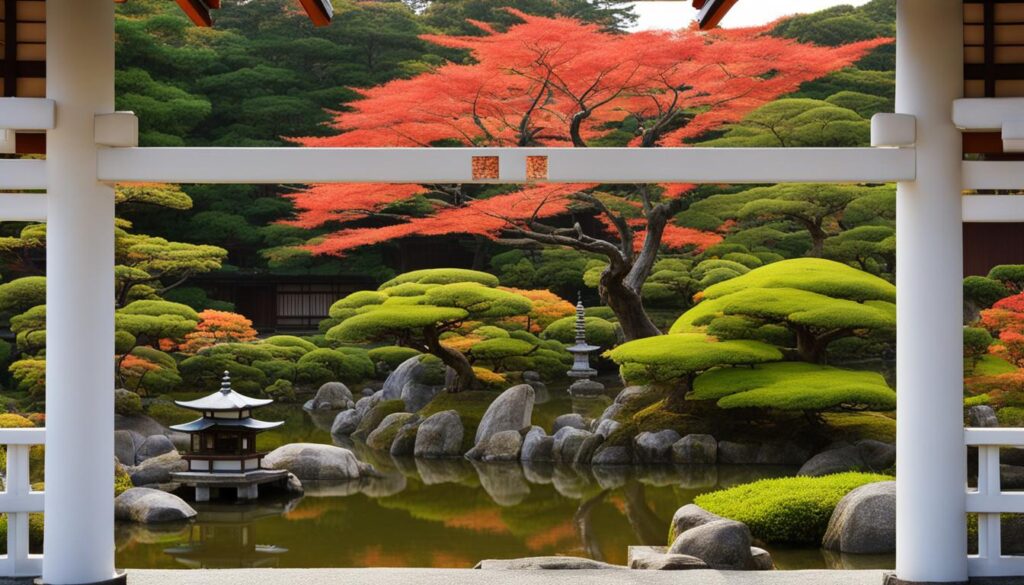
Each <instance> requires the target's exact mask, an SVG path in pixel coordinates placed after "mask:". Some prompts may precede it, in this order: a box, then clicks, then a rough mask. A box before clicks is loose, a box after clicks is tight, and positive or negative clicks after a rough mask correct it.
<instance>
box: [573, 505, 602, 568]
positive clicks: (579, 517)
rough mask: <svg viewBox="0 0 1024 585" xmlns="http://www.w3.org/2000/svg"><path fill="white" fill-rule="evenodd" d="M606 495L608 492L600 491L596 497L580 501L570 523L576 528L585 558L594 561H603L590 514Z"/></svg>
mask: <svg viewBox="0 0 1024 585" xmlns="http://www.w3.org/2000/svg"><path fill="white" fill-rule="evenodd" d="M607 495H608V490H601V491H600V492H599V493H598V494H597V495H596V496H594V497H592V498H589V499H586V500H582V501H581V502H580V505H579V507H578V508H576V513H575V514H573V515H572V522H573V525H574V526H576V535H577V536H579V539H580V544H581V545H582V546H583V550H584V551H586V553H587V556H588V557H590V558H592V559H594V560H595V561H603V560H604V555H603V554H601V545H600V543H599V542H598V539H597V533H596V531H595V530H594V529H593V524H592V522H591V519H590V513H591V512H592V511H593V510H594V508H595V507H596V506H597V505H598V504H600V503H601V502H602V501H603V500H604V498H605V496H607Z"/></svg>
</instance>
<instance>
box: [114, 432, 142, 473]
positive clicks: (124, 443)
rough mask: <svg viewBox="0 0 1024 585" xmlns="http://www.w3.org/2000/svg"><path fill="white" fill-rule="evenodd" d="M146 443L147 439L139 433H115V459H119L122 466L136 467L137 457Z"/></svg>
mask: <svg viewBox="0 0 1024 585" xmlns="http://www.w3.org/2000/svg"><path fill="white" fill-rule="evenodd" d="M145 442H146V437H145V436H143V434H142V433H139V432H138V431H134V430H120V431H114V457H117V460H118V461H120V462H121V464H122V465H129V466H130V465H135V455H136V453H138V451H139V447H141V446H142V444H143V443H145Z"/></svg>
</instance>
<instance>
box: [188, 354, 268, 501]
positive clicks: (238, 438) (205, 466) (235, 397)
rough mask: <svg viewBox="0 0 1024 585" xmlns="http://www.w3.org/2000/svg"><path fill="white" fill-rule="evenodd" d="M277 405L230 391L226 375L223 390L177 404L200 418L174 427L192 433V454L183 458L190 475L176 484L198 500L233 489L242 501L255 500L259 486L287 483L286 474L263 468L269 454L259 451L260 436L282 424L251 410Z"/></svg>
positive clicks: (229, 379) (190, 451) (226, 374)
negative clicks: (189, 488) (191, 488)
mask: <svg viewBox="0 0 1024 585" xmlns="http://www.w3.org/2000/svg"><path fill="white" fill-rule="evenodd" d="M271 402H273V400H270V399H268V398H250V397H248V396H245V395H243V394H239V393H238V392H235V391H234V390H233V389H232V388H231V375H230V374H229V373H228V372H224V379H223V381H222V382H221V387H220V390H218V391H217V392H214V393H213V394H210V395H209V396H205V397H203V398H199V399H197V400H188V401H182V400H176V401H175V404H177V405H178V406H180V407H182V408H187V409H189V410H195V411H198V412H201V413H202V416H201V417H199V418H197V419H196V420H194V421H192V422H188V423H185V424H180V425H174V426H172V427H171V429H173V430H175V431H180V432H183V433H188V434H189V436H190V437H191V442H190V450H189V453H188V454H187V455H185V457H184V458H185V460H186V461H188V471H183V472H178V473H175V474H173V477H174V479H175V480H176V481H180V482H181V483H183V484H186V485H190V486H194V487H195V488H196V501H197V502H205V501H208V500H209V499H210V490H211V489H221V488H234V489H236V490H237V493H238V498H239V499H256V498H257V497H258V496H259V484H261V483H267V482H283V481H286V479H287V476H288V472H287V471H284V470H269V469H260V461H261V460H262V459H263V456H264V455H265V453H260V452H258V451H257V450H256V435H257V434H259V433H261V432H263V431H265V430H267V429H273V428H275V427H279V426H281V425H282V424H284V423H283V422H266V421H262V420H258V419H255V418H253V417H252V411H253V410H255V409H257V408H260V407H263V406H267V405H268V404H270V403H271Z"/></svg>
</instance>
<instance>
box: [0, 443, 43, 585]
mask: <svg viewBox="0 0 1024 585" xmlns="http://www.w3.org/2000/svg"><path fill="white" fill-rule="evenodd" d="M45 441H46V430H45V429H2V430H0V445H6V446H7V470H6V476H5V478H4V491H3V492H2V493H0V513H3V514H6V515H7V555H5V556H2V557H0V577H34V576H36V575H39V574H40V573H41V572H42V568H43V560H42V555H33V554H30V552H29V514H33V513H38V512H42V511H43V497H44V496H43V492H33V491H32V485H31V481H32V480H31V475H30V472H29V451H30V450H31V449H32V446H33V445H42V444H43V443H44V442H45Z"/></svg>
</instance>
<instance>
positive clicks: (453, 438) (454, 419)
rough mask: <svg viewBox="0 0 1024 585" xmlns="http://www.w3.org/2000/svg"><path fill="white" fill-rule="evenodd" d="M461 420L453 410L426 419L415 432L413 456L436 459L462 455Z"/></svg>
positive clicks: (462, 431)
mask: <svg viewBox="0 0 1024 585" xmlns="http://www.w3.org/2000/svg"><path fill="white" fill-rule="evenodd" d="M463 433H464V430H463V427H462V419H461V418H460V417H459V413H458V412H456V411H454V410H445V411H444V412H438V413H436V414H432V415H430V416H429V417H427V419H426V420H424V421H423V422H422V423H420V426H419V429H418V430H417V431H416V443H415V445H414V447H413V454H414V455H416V457H426V458H428V459H431V458H432V459H438V458H442V457H458V456H459V455H462V435H463Z"/></svg>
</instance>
